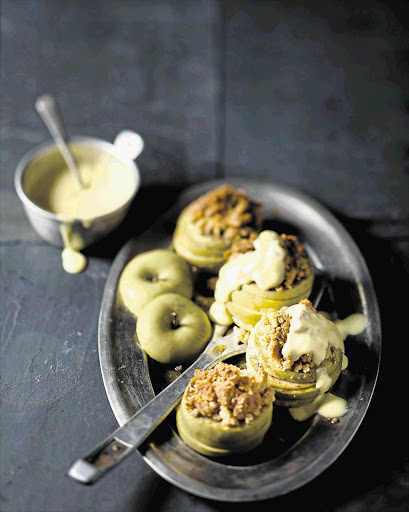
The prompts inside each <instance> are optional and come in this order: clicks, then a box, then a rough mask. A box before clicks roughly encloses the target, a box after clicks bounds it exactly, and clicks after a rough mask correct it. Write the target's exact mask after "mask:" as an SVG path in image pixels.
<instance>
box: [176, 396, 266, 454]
mask: <svg viewBox="0 0 409 512" xmlns="http://www.w3.org/2000/svg"><path fill="white" fill-rule="evenodd" d="M185 394H186V393H185ZM185 394H184V395H183V398H182V402H181V404H180V405H179V407H178V410H177V413H176V424H177V428H178V432H179V435H180V437H181V438H182V440H183V441H184V442H185V443H186V444H187V445H188V446H190V447H191V448H193V449H194V450H195V451H197V452H199V453H201V454H203V455H207V456H210V457H222V456H226V455H230V454H232V453H245V452H248V451H250V450H252V449H254V448H256V447H257V446H258V445H260V444H261V443H262V441H263V439H264V436H265V434H266V432H267V430H268V429H269V428H270V426H271V421H272V415H273V405H272V404H270V405H268V406H265V407H264V409H263V410H262V412H261V414H260V416H258V417H257V418H256V419H255V420H254V421H253V422H252V423H250V424H243V425H240V426H238V427H226V426H221V425H220V424H218V423H216V422H214V421H211V420H210V419H208V418H201V417H195V416H193V415H192V414H191V413H190V412H189V411H188V409H187V407H186V400H185Z"/></svg>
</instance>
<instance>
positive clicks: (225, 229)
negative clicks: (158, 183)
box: [172, 185, 262, 273]
mask: <svg viewBox="0 0 409 512" xmlns="http://www.w3.org/2000/svg"><path fill="white" fill-rule="evenodd" d="M261 217H262V213H261V205H260V204H259V203H258V202H256V201H254V200H252V199H251V198H250V197H249V196H248V195H247V194H246V193H245V192H244V191H243V190H239V189H235V188H233V187H231V186H230V185H222V186H220V187H218V188H216V189H214V190H210V191H209V192H208V193H206V194H204V195H203V196H200V197H198V198H197V199H196V200H194V201H193V202H191V203H190V204H189V205H188V206H187V207H186V208H184V209H183V210H182V212H181V213H180V215H179V217H178V221H177V224H176V228H175V231H174V234H173V241H172V244H173V248H174V250H175V252H176V253H177V254H179V255H180V256H181V257H182V258H183V259H185V260H186V261H188V262H189V263H190V264H191V265H194V266H195V267H197V268H198V269H199V270H203V271H207V272H213V273H217V272H218V270H219V269H220V267H221V266H222V265H223V264H224V263H225V261H226V258H227V255H226V253H227V251H228V250H229V249H230V248H231V246H232V243H233V242H234V241H235V240H238V239H240V238H247V237H249V236H250V235H252V234H254V233H257V232H258V230H259V228H260V225H261Z"/></svg>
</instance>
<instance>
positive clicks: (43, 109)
mask: <svg viewBox="0 0 409 512" xmlns="http://www.w3.org/2000/svg"><path fill="white" fill-rule="evenodd" d="M35 108H36V110H37V112H38V114H39V115H40V117H41V119H42V120H43V121H44V124H45V125H46V127H47V128H48V131H49V132H50V134H51V137H52V138H53V139H54V142H55V143H56V145H57V146H58V148H59V150H60V151H61V154H62V156H63V157H64V160H65V161H66V163H67V165H68V168H69V169H70V171H71V172H72V174H73V175H74V178H75V179H76V180H77V182H78V184H79V186H80V187H81V188H84V183H83V182H82V179H81V176H80V173H79V171H78V168H77V165H76V163H75V160H74V158H73V156H72V154H71V152H70V150H69V149H68V146H67V144H66V142H65V130H64V124H63V121H62V117H61V114H60V111H59V108H58V105H57V102H56V101H55V99H54V98H53V97H52V96H50V95H49V94H44V95H43V96H39V97H38V98H37V100H36V102H35Z"/></svg>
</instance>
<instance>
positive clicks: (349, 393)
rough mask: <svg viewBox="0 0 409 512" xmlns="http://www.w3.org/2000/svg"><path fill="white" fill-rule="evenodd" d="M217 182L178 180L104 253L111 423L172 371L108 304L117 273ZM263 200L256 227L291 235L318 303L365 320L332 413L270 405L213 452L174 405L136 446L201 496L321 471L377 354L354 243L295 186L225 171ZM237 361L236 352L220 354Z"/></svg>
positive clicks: (246, 491) (103, 336)
mask: <svg viewBox="0 0 409 512" xmlns="http://www.w3.org/2000/svg"><path fill="white" fill-rule="evenodd" d="M222 183H224V182H221V181H212V182H208V183H206V184H200V185H196V186H193V187H191V188H189V189H187V190H186V191H185V192H184V193H183V194H182V195H181V196H180V197H179V199H178V200H177V203H176V204H175V205H174V207H173V208H172V209H171V211H169V212H168V213H167V214H166V215H165V216H163V217H161V219H160V220H159V221H157V222H156V223H155V224H154V225H153V226H152V227H151V228H150V229H149V230H148V231H147V232H145V233H144V234H143V235H142V236H139V237H138V238H136V239H131V240H130V241H129V242H128V243H127V244H126V245H125V246H124V247H123V248H122V249H121V251H120V252H119V253H118V255H117V257H116V259H115V260H114V262H113V265H112V267H111V270H110V273H109V275H108V279H107V282H106V287H105V290H104V295H103V300H102V306H101V311H100V318H99V357H100V364H101V371H102V377H103V380H104V385H105V389H106V393H107V395H108V399H109V402H110V404H111V407H112V410H113V413H114V415H115V417H116V419H117V421H118V423H119V424H120V425H122V424H123V423H124V422H125V421H126V420H127V419H129V418H130V417H131V416H132V415H133V413H134V412H135V411H136V410H138V409H139V408H140V407H141V406H142V405H144V404H145V403H146V402H147V401H149V400H150V399H151V398H152V397H153V396H154V393H157V392H158V391H159V390H160V389H162V388H163V386H166V384H167V383H168V382H169V381H170V380H172V378H174V377H175V376H176V375H177V370H174V369H172V368H168V367H165V366H163V365H159V364H157V363H154V362H153V361H151V360H149V358H148V357H147V356H146V355H145V354H144V353H143V351H142V350H141V349H140V347H139V345H138V343H137V340H136V339H135V319H134V318H133V317H132V316H131V315H130V314H128V313H127V312H126V311H124V310H121V308H120V307H118V306H117V304H116V291H117V283H118V279H119V277H120V275H121V272H122V270H123V268H124V266H125V265H126V263H127V262H128V261H129V260H130V259H131V258H132V257H133V256H135V255H136V254H138V253H140V252H143V251H147V250H150V249H154V248H163V247H169V245H170V242H171V235H172V232H173V229H174V226H175V221H176V219H177V216H178V214H179V213H180V211H181V209H182V208H183V207H184V206H185V205H187V204H188V203H190V202H191V201H193V200H194V199H195V198H196V197H198V196H200V195H202V194H204V193H205V192H207V191H208V190H210V189H213V188H215V187H217V186H219V185H221V184H222ZM228 183H229V184H231V185H233V186H235V187H240V188H243V189H245V190H246V191H247V192H248V194H249V195H250V196H251V197H253V198H255V199H257V200H258V201H260V202H261V203H262V204H263V212H264V218H265V221H264V225H263V228H268V229H274V230H276V231H278V232H284V233H290V234H296V235H298V236H299V237H300V238H301V239H302V241H303V243H304V244H305V246H306V248H307V250H308V252H309V254H310V256H311V258H312V260H313V262H314V265H315V271H316V275H317V279H316V284H315V285H314V287H315V288H314V290H313V295H314V294H317V293H318V291H317V290H318V288H319V289H320V290H322V289H323V288H322V285H325V290H324V294H323V296H322V298H321V300H320V303H319V309H320V310H324V311H329V312H333V311H336V312H337V314H338V316H339V318H345V317H346V316H348V315H349V314H352V313H362V314H364V315H365V317H366V324H367V327H366V329H365V331H364V332H363V333H361V334H359V335H356V336H351V337H348V338H347V339H346V341H345V348H346V354H347V356H348V358H349V366H348V368H347V369H346V370H345V371H344V372H343V373H342V375H341V376H340V378H339V379H338V381H337V383H336V386H335V388H334V391H333V392H334V393H335V394H337V395H338V396H342V397H344V398H345V399H346V400H347V404H348V409H347V413H346V414H345V415H344V416H343V417H342V418H341V419H340V421H339V422H338V423H335V424H332V423H331V422H329V421H328V420H326V419H324V418H322V417H320V416H319V415H315V416H314V417H313V418H311V419H309V420H307V421H304V422H296V421H295V420H293V419H292V418H291V417H290V415H289V413H288V411H286V410H285V409H280V408H279V407H276V408H275V410H274V415H273V424H272V427H271V428H270V430H269V432H268V434H267V436H266V438H265V440H264V442H263V444H262V446H261V447H260V448H259V449H256V450H254V451H253V452H252V453H249V454H247V455H241V456H240V457H237V456H236V457H231V458H229V459H223V460H213V459H210V458H207V457H204V456H202V455H200V454H198V453H196V452H194V451H193V450H192V449H190V448H189V447H188V446H186V445H185V444H184V443H183V441H182V440H181V439H180V437H179V436H178V434H177V430H176V428H175V420H174V413H171V415H170V416H169V417H168V419H167V420H166V421H165V422H164V423H163V424H162V425H161V426H160V427H159V428H158V429H157V430H156V431H155V432H154V433H153V434H152V436H151V437H150V438H149V440H148V441H147V442H146V443H145V444H144V445H143V446H142V447H141V448H140V449H139V451H140V453H141V454H142V456H143V457H144V459H145V461H146V462H147V463H148V464H149V465H150V466H151V467H152V468H153V469H154V470H155V471H156V472H157V473H158V474H159V475H161V476H162V477H163V478H165V479H166V480H167V481H169V482H171V483H172V484H174V485H176V486H177V487H180V488H182V489H184V490H185V491H187V492H189V493H191V494H194V495H197V496H201V497H204V498H208V499H213V500H219V501H226V502H240V501H256V500H262V499H267V498H271V497H274V496H278V495H281V494H285V493H288V492H290V491H292V490H294V489H296V488H299V487H301V486H302V485H304V484H306V483H307V482H309V481H310V480H312V479H313V478H315V477H316V476H318V475H319V474H320V473H321V472H322V471H324V470H325V469H326V468H327V467H328V466H329V465H330V464H332V463H333V462H334V460H335V459H336V458H337V457H338V456H339V455H340V454H341V453H342V451H343V450H344V449H345V448H346V447H347V445H348V443H349V442H350V441H351V439H352V438H353V436H354V434H355V432H356V431H357V429H358V427H359V425H360V424H361V422H362V420H363V418H364V415H365V413H366V411H367V408H368V406H369V402H370V400H371V397H372V394H373V391H374V387H375V383H376V379H377V375H378V370H379V364H380V356H381V325H380V317H379V310H378V304H377V299H376V296H375V293H374V289H373V284H372V281H371V278H370V275H369V273H368V269H367V266H366V264H365V261H364V260H363V258H362V256H361V254H360V252H359V250H358V248H357V246H356V244H355V243H354V241H353V240H352V238H351V237H350V235H349V234H348V233H347V232H346V231H345V229H344V228H343V227H342V225H341V224H340V223H339V222H338V221H337V220H336V219H335V217H334V216H333V215H332V214H331V213H330V212H329V211H328V210H326V209H325V208H324V207H323V206H321V205H320V204H319V203H318V202H316V201H315V200H313V199H312V198H310V197H308V196H306V195H304V194H302V193H300V192H299V191H298V190H295V189H293V188H290V187H287V186H283V185H280V184H272V183H254V182H250V181H245V180H237V179H235V180H229V181H228ZM229 362H239V361H229Z"/></svg>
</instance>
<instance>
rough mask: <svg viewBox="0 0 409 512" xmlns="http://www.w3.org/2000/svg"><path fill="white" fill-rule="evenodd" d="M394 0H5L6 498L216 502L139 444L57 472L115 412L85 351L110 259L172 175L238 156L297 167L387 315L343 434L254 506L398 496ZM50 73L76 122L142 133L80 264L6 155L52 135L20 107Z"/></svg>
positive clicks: (118, 504)
mask: <svg viewBox="0 0 409 512" xmlns="http://www.w3.org/2000/svg"><path fill="white" fill-rule="evenodd" d="M405 3H406V2H397V1H393V2H377V1H364V0H358V1H355V2H352V1H351V2H347V1H341V0H338V1H327V2H321V1H274V2H261V1H253V2H245V1H240V0H237V1H233V0H231V1H226V2H220V1H215V0H214V1H211V0H210V1H205V0H203V1H198V0H197V1H196V0H179V1H178V2H165V1H156V0H152V1H137V0H132V1H131V0H129V1H118V2H109V1H96V0H94V1H90V0H87V1H86V2H71V1H68V0H67V1H63V0H54V1H53V0H43V1H40V0H38V1H35V0H26V1H24V2H19V1H12V0H2V2H1V68H0V71H1V161H0V164H1V166H0V179H1V196H0V199H1V222H0V228H1V246H0V252H1V263H2V275H1V315H2V316H1V318H2V320H1V453H0V457H1V501H0V509H1V510H2V511H4V512H45V511H50V512H71V511H72V512H80V511H98V512H105V511H106V512H113V511H124V512H128V511H138V512H139V511H144V510H155V511H156V510H157V511H174V510H181V511H184V510H198V511H200V512H205V511H213V510H224V509H225V508H226V505H225V504H222V503H217V502H212V501H207V500H203V499H200V498H196V497H193V496H190V495H189V494H187V493H185V492H183V491H181V490H179V489H177V488H175V487H173V486H172V485H170V484H168V483H167V482H165V481H164V480H162V479H161V478H160V477H159V476H158V475H157V474H156V473H155V472H154V471H153V470H151V469H150V468H149V467H148V466H147V465H146V463H145V462H144V460H143V459H142V458H141V457H140V456H139V455H135V456H131V457H130V458H129V459H128V460H127V461H126V462H125V463H123V464H122V465H121V466H120V467H118V468H117V469H116V470H115V471H114V472H112V473H111V474H109V475H108V476H107V477H106V478H104V479H103V480H102V481H101V482H99V483H98V484H96V485H95V486H94V487H90V488H84V487H81V486H80V485H78V484H75V483H74V482H72V481H71V480H69V479H68V478H67V477H66V476H65V472H66V470H67V468H68V467H69V466H70V464H71V463H72V461H73V460H75V459H76V458H77V457H78V456H79V455H82V454H83V453H85V452H86V451H88V450H89V448H90V447H92V446H93V445H94V444H95V442H96V441H99V440H100V439H102V438H103V437H105V435H107V434H108V433H109V432H110V431H111V430H113V429H114V427H115V426H116V421H115V418H114V416H113V414H112V412H111V410H110V407H109V404H108V401H107V398H106V395H105V391H104V388H103V384H102V378H101V374H100V370H99V361H98V354H97V319H98V314H99V308H100V303H101V298H102V292H103V288H104V284H105V280H106V277H107V274H108V271H109V268H110V265H111V263H112V259H113V258H114V257H115V255H116V253H117V252H118V250H119V249H120V247H121V246H122V245H123V243H125V242H126V240H127V239H128V238H129V237H130V236H131V235H134V234H137V233H139V232H141V231H143V229H144V228H145V227H147V226H148V225H149V224H150V223H151V222H152V221H153V220H154V219H155V218H156V217H157V216H158V215H159V214H160V213H161V212H163V211H165V210H166V208H167V207H168V206H169V205H171V204H172V202H173V200H174V199H175V197H177V195H178V193H179V192H180V191H181V190H182V189H183V188H184V187H186V186H188V185H189V184H193V183H198V182H203V181H206V180H210V179H213V178H225V179H226V181H228V179H229V177H233V176H236V177H246V178H254V179H257V180H265V181H267V182H282V183H287V184H290V185H294V186H296V187H298V188H299V189H301V190H302V191H304V192H306V193H309V194H310V195H312V196H313V197H315V198H316V199H318V200H319V201H321V202H322V203H323V204H324V205H325V206H327V207H328V208H329V209H330V210H331V211H332V212H333V213H334V214H335V215H336V216H337V218H338V219H339V220H340V221H341V222H342V223H343V225H344V226H345V227H346V229H347V230H348V231H349V232H350V234H351V235H352V237H353V238H354V240H355V241H356V242H357V244H358V246H359V248H360V249H361V251H362V253H363V255H364V257H365V259H366V261H367V264H368V267H369V270H370V272H371V275H372V277H373V280H374V284H375V289H376V291H377V294H378V298H379V305H380V309H381V317H382V325H383V359H382V365H381V371H380V377H379V381H378V385H377V388H376V391H375V395H374V398H373V401H372V403H371V405H370V408H369V410H368V413H367V415H366V418H365V420H364V422H363V424H362V426H361V428H360V430H359V431H358V433H357V435H356V436H355V438H354V439H353V441H352V442H351V444H350V445H349V447H348V448H347V450H346V451H345V452H344V453H343V454H342V455H341V456H340V458H339V459H338V460H337V461H336V462H335V463H334V464H333V465H332V466H331V467H330V468H329V469H328V470H326V471H325V472H324V473H323V474H322V475H321V476H319V477H318V478H317V479H315V480H314V481H313V482H311V483H309V484H307V485H306V486H304V487H303V488H302V489H299V490H298V491H295V492H293V493H291V494H290V495H288V496H283V497H279V498H275V499H272V500H267V501H265V502H260V503H258V504H257V507H259V510H260V509H261V510H271V509H272V508H276V507H279V508H280V509H283V507H284V509H285V510H293V509H294V508H295V507H299V506H305V505H306V504H311V506H315V507H318V509H319V510H342V511H346V510H348V511H366V510H375V511H379V510H385V511H390V510H391V511H395V510H396V511H401V510H408V502H409V475H408V474H409V471H408V435H407V431H408V399H407V392H408V385H407V382H408V381H407V361H408V350H407V339H408V336H407V330H408V328H407V325H408V321H407V319H408V314H409V310H408V300H407V297H406V296H405V292H407V289H408V266H409V265H408V263H409V248H408V240H409V235H408V220H409V205H408V193H409V177H408V148H409V145H408V142H409V141H408V134H409V116H408V110H409V95H408V92H409V87H408V86H409V79H408V77H409V74H408V56H409V37H408V27H407V24H406V20H407V17H405V14H406V13H405ZM46 92H47V93H51V94H54V95H55V96H56V97H57V99H58V101H59V103H60V106H61V110H62V112H63V114H64V119H65V124H66V126H67V128H68V131H69V133H70V134H72V135H74V134H76V135H90V136H97V137H100V138H104V139H107V140H110V141H112V140H113V139H114V137H115V135H116V134H117V132H119V131H120V130H121V129H124V128H128V129H132V130H135V131H138V132H139V133H140V134H141V135H142V136H143V138H144V140H145V144H146V146H145V150H144V152H143V153H142V155H141V157H140V158H139V159H138V164H139V166H140V169H141V172H142V185H143V186H142V189H141V190H140V193H139V194H138V198H137V201H136V202H135V204H134V206H133V208H132V211H131V213H130V215H129V217H128V218H127V219H126V221H125V223H124V225H123V226H122V227H121V228H120V229H119V230H118V231H117V232H116V233H115V234H113V235H112V236H111V237H109V239H108V240H105V241H104V242H101V243H99V244H97V245H95V246H93V247H91V248H89V250H88V251H87V252H86V254H87V256H88V257H89V265H88V267H87V269H86V271H85V272H84V273H83V274H81V275H78V276H72V275H68V274H66V273H64V272H63V270H62V268H61V263H60V251H59V250H58V249H56V248H54V247H51V246H49V245H47V244H46V243H44V242H43V241H42V240H40V239H39V238H38V237H37V236H36V235H35V234H34V232H33V231H32V230H31V228H30V226H29V225H28V223H27V221H26V219H25V217H24V213H23V210H22V207H21V205H20V204H19V202H18V199H17V196H16V194H15V191H14V186H13V175H14V171H15V168H16V165H17V163H18V161H19V160H20V158H21V157H22V156H23V155H24V153H25V152H26V151H28V150H29V149H31V148H32V147H33V146H35V145H36V144H39V143H42V142H44V141H47V140H48V139H49V137H48V134H47V133H46V131H45V128H44V126H43V125H42V122H41V120H40V119H39V118H38V116H37V114H36V113H35V111H34V108H33V103H34V101H35V99H36V97H37V96H38V95H40V94H43V93H46ZM158 193H160V194H162V196H161V200H160V201H158V200H157V197H158ZM400 292H403V296H400ZM249 506H250V507H251V506H254V505H251V504H250V505H249V504H245V505H244V504H237V505H235V508H236V509H237V510H244V509H246V510H247V509H248V507H249Z"/></svg>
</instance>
